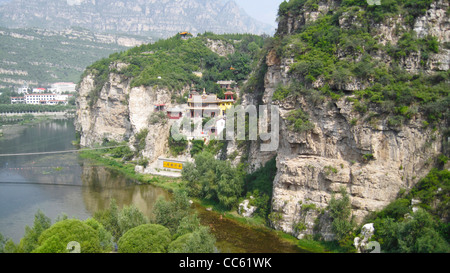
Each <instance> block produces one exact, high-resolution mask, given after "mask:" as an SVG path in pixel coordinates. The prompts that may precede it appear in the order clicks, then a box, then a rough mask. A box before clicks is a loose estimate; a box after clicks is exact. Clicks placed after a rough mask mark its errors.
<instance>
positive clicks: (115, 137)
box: [76, 63, 184, 162]
mask: <svg viewBox="0 0 450 273" xmlns="http://www.w3.org/2000/svg"><path fill="white" fill-rule="evenodd" d="M126 67H127V64H124V63H113V64H111V68H115V69H117V70H118V71H120V70H121V69H124V68H126ZM94 89H95V83H94V78H93V76H92V75H91V74H88V75H87V76H86V77H84V78H83V79H82V81H81V83H80V86H79V89H78V92H79V94H78V98H77V119H76V129H77V131H78V132H79V133H80V137H81V138H80V145H81V146H92V145H93V144H96V143H97V144H99V143H102V142H103V141H104V140H105V139H107V140H109V141H117V142H121V141H124V140H129V141H130V143H133V142H134V140H135V135H136V134H137V133H139V132H141V131H142V130H144V129H148V131H149V133H148V135H147V136H146V141H145V143H146V147H145V148H144V150H143V151H142V157H145V158H148V159H149V161H150V162H153V161H155V160H156V159H157V158H158V157H159V156H161V155H164V154H165V153H166V152H167V141H168V138H169V133H170V122H162V123H155V124H151V123H150V122H149V117H150V115H151V114H152V113H154V112H155V109H154V106H155V105H158V104H165V105H166V107H171V104H172V102H171V96H172V94H173V93H177V92H171V91H169V90H168V89H167V88H157V87H144V86H141V87H131V86H130V80H127V79H124V78H123V76H121V75H118V74H115V73H110V74H109V76H108V80H107V82H106V83H105V84H104V85H103V86H102V88H101V91H100V95H99V97H98V99H97V101H96V102H95V103H94V104H92V102H91V99H92V98H91V96H92V93H91V92H92V90H94ZM179 92H183V93H184V91H183V90H180V91H179Z"/></svg>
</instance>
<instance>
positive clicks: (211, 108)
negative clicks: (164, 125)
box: [188, 90, 235, 118]
mask: <svg viewBox="0 0 450 273" xmlns="http://www.w3.org/2000/svg"><path fill="white" fill-rule="evenodd" d="M234 103H235V100H234V92H232V91H228V92H226V93H225V99H223V100H222V99H219V98H217V95H216V94H206V91H205V90H203V94H202V95H199V93H198V92H196V91H193V92H191V94H190V96H189V99H188V110H189V114H190V117H191V118H198V117H212V118H214V117H218V116H223V115H225V113H226V110H227V109H230V108H231V107H232V106H233V104H234Z"/></svg>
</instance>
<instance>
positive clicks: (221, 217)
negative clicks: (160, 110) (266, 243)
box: [80, 148, 342, 253]
mask: <svg viewBox="0 0 450 273" xmlns="http://www.w3.org/2000/svg"><path fill="white" fill-rule="evenodd" d="M80 156H81V157H82V158H84V159H90V160H93V161H94V162H97V163H98V164H101V165H103V166H106V167H108V168H111V169H113V170H115V171H118V172H120V173H122V174H123V175H125V176H126V177H128V178H130V179H133V180H135V181H136V182H137V183H143V184H151V185H154V186H156V187H160V188H162V189H165V190H167V191H169V192H173V191H174V190H185V185H184V183H183V182H182V180H181V178H171V177H164V176H156V175H151V174H140V173H136V172H135V167H136V165H137V163H136V162H122V160H121V159H117V158H113V157H112V156H110V155H109V154H108V151H107V148H105V150H94V151H91V150H90V151H83V152H80ZM193 202H194V205H195V206H196V208H197V211H199V212H200V214H202V216H203V219H204V223H203V224H207V225H210V226H213V225H214V226H216V229H217V228H224V225H225V223H226V222H225V221H227V222H228V221H230V222H232V223H233V225H235V226H239V228H240V229H242V230H240V231H239V232H240V233H242V232H244V233H245V231H246V230H248V229H252V230H257V231H259V232H262V233H263V234H265V235H266V236H273V238H277V240H280V241H282V242H283V243H282V244H284V245H285V247H286V249H289V251H288V252H294V253H311V252H312V253H338V252H342V249H340V248H339V246H338V245H336V244H335V243H332V242H331V243H330V242H323V241H315V240H312V239H302V240H299V239H297V238H295V237H294V236H292V235H289V234H286V233H284V232H282V231H277V230H274V229H271V228H269V227H268V226H267V225H266V222H265V221H266V220H265V219H262V218H246V217H243V216H241V215H239V214H238V213H237V212H233V211H224V210H222V209H221V208H219V207H217V206H215V204H212V203H210V202H207V201H205V200H198V199H193ZM244 239H248V238H244ZM229 240H230V238H229V237H228V238H227V241H229ZM240 240H243V238H242V237H241V238H240ZM272 240H273V239H272ZM238 243H239V242H238V241H235V244H238ZM222 247H223V248H224V249H230V248H233V246H231V245H224V246H222ZM234 250H235V251H238V252H239V247H236V249H234Z"/></svg>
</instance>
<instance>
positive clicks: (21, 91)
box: [17, 84, 31, 94]
mask: <svg viewBox="0 0 450 273" xmlns="http://www.w3.org/2000/svg"><path fill="white" fill-rule="evenodd" d="M29 92H31V89H30V88H29V87H28V85H27V84H24V85H23V86H22V87H19V88H17V93H19V94H28V93H29Z"/></svg>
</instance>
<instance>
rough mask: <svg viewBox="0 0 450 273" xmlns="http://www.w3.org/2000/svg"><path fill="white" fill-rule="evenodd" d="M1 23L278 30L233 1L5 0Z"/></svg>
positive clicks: (145, 31)
mask: <svg viewBox="0 0 450 273" xmlns="http://www.w3.org/2000/svg"><path fill="white" fill-rule="evenodd" d="M0 26H4V27H9V28H11V27H12V28H24V27H38V28H42V29H51V30H61V29H67V28H70V27H73V26H77V27H82V28H86V29H89V30H91V31H95V32H105V33H127V34H135V35H145V36H150V37H152V38H167V37H170V36H173V35H174V34H176V33H177V32H179V31H182V30H186V31H189V32H191V33H194V34H195V33H203V32H205V31H211V32H214V33H218V34H221V33H253V34H263V33H266V34H272V33H273V31H274V29H273V28H272V27H271V26H270V25H267V24H264V23H261V22H258V21H257V20H255V19H253V18H251V17H250V16H249V15H247V14H246V13H245V12H244V11H243V10H242V9H241V8H240V7H239V6H238V4H236V2H234V1H233V0H230V1H226V2H225V1H223V0H166V1H155V0H152V1H148V0H9V1H8V0H0Z"/></svg>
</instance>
